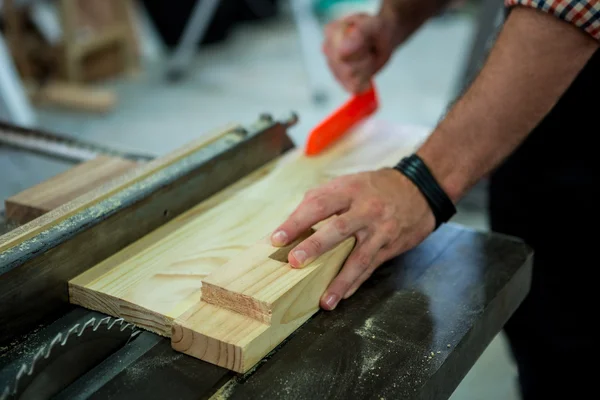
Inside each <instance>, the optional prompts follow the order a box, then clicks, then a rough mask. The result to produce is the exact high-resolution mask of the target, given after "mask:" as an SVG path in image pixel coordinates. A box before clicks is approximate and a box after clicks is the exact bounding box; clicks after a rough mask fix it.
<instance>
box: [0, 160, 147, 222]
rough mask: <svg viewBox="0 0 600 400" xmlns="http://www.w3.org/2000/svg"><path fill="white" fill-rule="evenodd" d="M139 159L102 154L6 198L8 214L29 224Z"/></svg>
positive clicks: (106, 180)
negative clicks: (132, 159)
mask: <svg viewBox="0 0 600 400" xmlns="http://www.w3.org/2000/svg"><path fill="white" fill-rule="evenodd" d="M137 165H138V164H137V163H136V162H135V161H131V160H125V159H122V158H118V157H109V156H98V157H96V158H94V159H93V160H90V161H86V162H84V163H81V164H79V165H77V166H75V167H73V168H70V169H69V170H67V171H65V172H63V173H61V174H58V175H56V176H54V177H52V178H50V179H48V180H46V181H44V182H41V183H39V184H38V185H35V186H33V187H30V188H28V189H26V190H24V191H22V192H20V193H17V194H15V195H14V196H11V197H9V198H7V199H6V200H5V201H4V204H5V210H6V217H7V218H8V219H10V220H13V221H16V222H19V223H21V224H25V223H27V222H29V221H31V220H34V219H36V218H38V217H40V216H42V215H44V214H46V213H47V212H49V211H51V210H54V209H55V208H58V207H60V206H62V205H63V204H66V203H68V202H69V201H71V200H74V199H75V198H77V197H79V196H81V195H83V194H85V193H87V192H89V191H91V190H93V189H95V188H97V187H98V186H101V185H103V184H105V183H107V182H109V181H110V180H112V179H114V178H116V177H118V176H120V175H122V174H123V173H125V172H126V171H128V170H130V169H132V168H134V167H136V166H137Z"/></svg>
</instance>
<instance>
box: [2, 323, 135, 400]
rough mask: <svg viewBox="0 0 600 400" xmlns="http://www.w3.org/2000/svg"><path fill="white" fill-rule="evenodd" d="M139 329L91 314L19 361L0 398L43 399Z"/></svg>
mask: <svg viewBox="0 0 600 400" xmlns="http://www.w3.org/2000/svg"><path fill="white" fill-rule="evenodd" d="M140 332H141V330H139V329H138V328H136V327H135V326H134V325H133V324H130V323H127V322H125V321H124V320H123V319H122V318H119V319H116V318H113V317H104V318H97V317H93V318H91V319H89V320H88V321H87V322H85V323H83V324H81V323H78V324H75V325H73V326H72V327H71V328H69V329H68V330H65V331H63V332H60V333H58V334H57V335H56V336H55V337H54V338H53V339H52V340H51V341H50V342H49V343H46V344H45V345H43V346H41V347H39V349H38V350H37V352H35V353H34V355H33V356H32V357H31V359H30V360H28V361H26V362H24V363H22V364H21V366H20V367H19V368H18V370H17V372H16V374H15V376H14V380H13V381H12V382H8V384H7V385H6V386H5V387H4V388H3V389H2V392H1V393H0V399H1V400H5V399H45V398H50V397H52V396H53V395H54V394H56V393H58V392H60V391H61V390H62V389H64V388H65V387H67V386H68V385H69V384H70V383H72V382H73V381H75V380H76V379H77V378H78V377H79V376H81V375H83V374H85V373H86V372H87V371H89V370H90V369H92V368H93V367H95V366H96V365H98V364H99V363H100V362H102V360H104V359H105V358H106V357H107V356H108V355H110V354H112V353H114V352H115V351H117V350H118V349H119V348H121V347H123V346H124V345H126V344H127V343H129V341H131V340H132V339H133V338H135V337H136V336H137V335H138V334H139V333H140Z"/></svg>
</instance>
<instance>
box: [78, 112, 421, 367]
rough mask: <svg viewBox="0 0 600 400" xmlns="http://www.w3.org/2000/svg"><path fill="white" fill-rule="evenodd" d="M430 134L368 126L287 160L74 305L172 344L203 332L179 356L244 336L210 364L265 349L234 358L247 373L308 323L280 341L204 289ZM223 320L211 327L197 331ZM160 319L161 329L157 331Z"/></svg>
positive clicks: (185, 218) (135, 254) (105, 265)
mask: <svg viewBox="0 0 600 400" xmlns="http://www.w3.org/2000/svg"><path fill="white" fill-rule="evenodd" d="M428 133H429V130H428V129H425V128H422V127H398V126H393V125H389V124H386V123H384V122H380V121H370V122H369V123H366V124H364V125H363V126H361V127H359V128H358V129H356V130H355V131H353V133H352V134H350V135H348V136H346V137H345V138H344V139H343V140H342V141H341V142H339V143H338V144H337V145H336V146H334V147H332V148H331V149H330V150H329V151H327V152H325V153H323V154H321V155H319V156H318V157H310V158H307V157H305V156H304V155H303V154H302V149H298V150H296V151H292V152H288V153H287V154H286V155H284V156H283V157H281V158H280V159H279V160H277V161H276V162H274V163H273V164H271V165H270V166H269V169H268V170H263V172H262V173H264V176H262V177H261V178H259V179H258V180H256V181H255V182H254V183H252V184H251V185H248V186H245V187H243V188H240V189H239V190H232V191H229V192H228V195H227V196H226V198H225V199H217V198H213V199H210V200H208V201H207V202H203V203H200V204H198V205H197V206H196V207H194V208H192V209H190V210H189V211H188V212H186V213H184V214H183V215H181V216H180V217H179V218H177V219H175V220H173V221H171V222H169V223H168V224H166V225H164V226H162V227H161V228H159V229H157V230H156V231H154V232H152V233H150V234H149V235H147V236H146V237H144V238H142V239H141V240H139V241H138V242H136V243H133V244H132V245H130V246H128V247H127V248H125V249H123V250H122V251H120V252H118V253H116V254H114V255H113V256H111V257H109V258H108V259H106V260H104V261H103V262H101V263H100V264H98V265H96V266H95V267H93V268H91V269H90V270H88V271H87V272H85V273H83V274H81V275H80V276H78V277H77V278H75V279H73V280H71V281H70V284H69V287H70V301H71V302H72V303H74V304H79V305H81V306H84V307H88V308H91V309H96V310H99V311H103V312H106V313H109V314H111V315H115V316H119V317H123V318H125V319H126V320H128V321H131V322H133V323H136V324H138V325H139V326H142V327H145V328H147V329H149V330H152V331H154V332H157V333H159V334H162V335H165V336H171V329H172V323H173V321H174V320H175V319H177V326H180V327H182V329H189V330H190V331H193V332H195V333H194V334H192V335H184V334H182V340H181V345H180V346H179V348H186V347H188V343H187V342H186V341H188V340H207V339H206V338H212V337H219V336H216V335H217V333H215V331H214V330H223V332H227V330H228V329H232V330H240V329H242V330H243V331H244V332H245V333H244V336H245V337H246V339H244V340H245V341H244V340H242V342H239V341H237V342H234V341H233V339H231V340H232V343H235V344H234V345H233V347H232V349H231V351H230V352H228V353H227V354H228V355H223V354H220V353H219V354H213V355H211V356H208V355H207V356H206V357H207V359H211V360H219V358H220V357H233V356H232V355H234V354H236V351H239V349H248V348H253V349H260V350H257V353H256V354H249V353H248V354H245V355H244V357H245V358H239V357H238V356H236V357H237V358H235V361H231V362H228V364H227V365H233V367H232V368H237V369H240V370H243V369H245V368H247V366H248V365H250V364H251V363H252V362H253V361H254V360H256V357H260V356H261V354H263V352H264V349H266V348H269V347H270V346H271V341H272V340H276V341H280V339H281V337H284V336H286V335H287V334H289V329H288V328H290V327H292V326H299V324H300V323H301V322H299V321H301V320H302V318H298V319H294V320H290V322H289V323H287V324H285V327H286V328H285V332H284V333H282V332H280V331H275V332H274V331H273V330H269V329H268V328H269V325H266V324H264V323H262V322H259V321H257V320H255V319H252V318H249V317H247V316H243V315H240V314H237V313H235V312H232V311H229V310H223V309H220V308H218V307H215V306H214V305H211V304H206V303H200V302H199V300H200V298H201V287H202V280H203V279H204V278H205V277H206V276H208V275H209V274H211V273H212V272H213V271H215V270H216V269H217V268H219V267H221V266H223V265H225V264H226V263H227V262H228V261H230V260H231V259H232V258H233V257H235V256H236V255H238V254H240V253H241V252H243V251H245V250H247V249H248V248H250V247H251V246H253V245H255V243H256V242H257V241H259V240H260V239H261V238H263V237H265V235H267V234H268V233H269V232H271V231H272V230H273V229H274V228H275V227H276V226H277V225H278V224H280V223H281V222H282V221H283V219H284V218H286V217H287V216H288V215H289V213H291V212H292V211H293V209H294V208H295V207H296V206H297V205H298V203H299V201H300V200H301V199H302V197H303V196H304V194H305V193H306V191H307V190H309V189H310V188H313V187H315V186H317V185H319V184H321V183H324V182H326V181H327V180H329V179H331V178H332V177H334V176H338V175H341V174H344V173H348V172H357V171H364V170H373V169H377V168H380V167H383V166H390V165H393V164H395V163H396V162H397V161H398V160H399V159H400V158H401V157H403V156H405V155H407V154H409V153H411V152H412V151H414V149H415V148H416V147H417V146H418V145H419V144H420V143H421V142H422V140H424V139H425V138H426V137H427V135H428ZM302 282H304V281H302ZM131 305H134V307H135V311H134V310H131V309H130V306H131ZM311 310H312V308H311ZM217 311H218V316H216V317H215V318H216V320H215V321H212V323H211V324H210V326H208V325H207V326H206V327H205V328H204V329H205V330H202V329H198V330H195V329H197V327H198V326H199V325H201V321H205V320H206V318H208V317H209V316H210V315H213V314H216V313H217ZM303 312H305V311H303ZM184 313H185V314H184ZM159 315H160V316H162V317H163V319H161V320H160V321H158V323H157V318H156V317H157V316H159ZM273 318H274V317H273ZM282 318H283V317H282ZM286 318H287V317H286ZM219 321H221V322H219ZM220 323H222V324H221V325H219V324H220ZM211 326H212V327H211ZM232 334H233V333H232ZM274 338H275V339H274ZM222 340H223V342H226V341H227V340H228V339H226V338H222ZM236 340H239V337H238V339H236ZM263 341H264V342H263ZM249 343H253V344H252V346H250V345H249ZM249 346H250V347H249ZM209 347H210V346H209ZM189 348H197V347H196V346H192V347H189ZM207 348H208V347H207ZM210 348H211V349H213V348H212V347H210ZM190 351H191V350H190ZM197 351H198V350H194V351H193V352H194V354H197ZM199 351H201V350H199ZM211 351H213V350H211ZM213 362H221V361H213Z"/></svg>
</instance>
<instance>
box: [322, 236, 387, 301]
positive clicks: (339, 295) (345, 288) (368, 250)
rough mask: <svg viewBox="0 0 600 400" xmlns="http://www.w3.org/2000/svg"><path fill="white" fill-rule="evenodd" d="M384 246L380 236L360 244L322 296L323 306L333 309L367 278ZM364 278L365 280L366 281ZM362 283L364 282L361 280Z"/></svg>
mask: <svg viewBox="0 0 600 400" xmlns="http://www.w3.org/2000/svg"><path fill="white" fill-rule="evenodd" d="M381 246H382V242H381V240H380V239H378V238H374V237H371V238H368V239H366V240H365V241H364V242H362V243H360V244H358V245H357V246H356V247H355V248H354V251H353V252H352V253H351V254H350V256H349V257H348V259H347V260H346V263H345V264H344V267H343V268H342V270H341V271H340V273H339V274H338V275H337V276H336V277H335V279H334V280H333V281H332V282H331V284H330V285H329V287H328V288H327V290H326V291H325V293H324V294H323V296H322V297H321V302H320V303H321V307H322V308H323V309H325V310H333V309H334V308H335V307H336V306H337V304H338V303H339V301H340V300H341V299H343V298H344V296H345V295H346V294H347V293H348V292H349V291H350V289H352V288H353V287H354V286H355V283H357V282H360V279H362V278H363V277H364V279H366V278H367V277H368V276H370V274H371V273H372V272H373V270H374V268H373V267H372V266H373V261H374V260H375V257H376V254H377V252H378V251H379V249H380V248H381ZM364 279H363V281H364ZM360 283H362V282H360Z"/></svg>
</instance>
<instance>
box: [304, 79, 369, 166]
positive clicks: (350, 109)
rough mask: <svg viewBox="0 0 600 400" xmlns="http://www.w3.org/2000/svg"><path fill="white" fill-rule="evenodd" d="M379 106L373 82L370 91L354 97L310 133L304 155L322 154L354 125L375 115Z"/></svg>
mask: <svg viewBox="0 0 600 400" xmlns="http://www.w3.org/2000/svg"><path fill="white" fill-rule="evenodd" d="M378 106H379V103H378V99H377V93H376V90H375V86H374V85H373V83H372V82H371V87H370V89H368V90H367V91H365V92H363V93H360V94H356V95H354V96H353V97H352V98H351V99H350V100H348V101H347V102H346V103H345V104H344V105H343V106H341V107H340V108H339V109H337V110H336V111H335V112H334V113H333V114H331V115H330V116H329V117H327V118H326V119H325V120H324V121H323V122H321V123H320V124H319V125H318V126H316V127H315V128H314V129H313V130H312V132H310V134H309V135H308V140H307V142H306V148H305V150H304V153H305V154H306V155H308V156H312V155H316V154H319V153H321V152H322V151H323V150H324V149H326V148H327V147H328V146H329V145H331V144H332V143H333V142H335V141H337V140H338V139H340V138H341V137H342V136H344V134H346V133H347V132H348V131H349V130H350V128H352V127H353V126H354V125H356V124H357V123H359V122H361V121H362V120H364V119H365V118H366V117H368V116H369V115H371V114H373V113H374V112H375V111H376V110H377V108H378Z"/></svg>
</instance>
